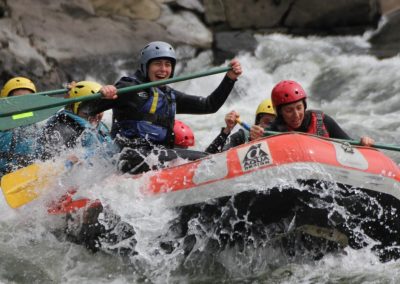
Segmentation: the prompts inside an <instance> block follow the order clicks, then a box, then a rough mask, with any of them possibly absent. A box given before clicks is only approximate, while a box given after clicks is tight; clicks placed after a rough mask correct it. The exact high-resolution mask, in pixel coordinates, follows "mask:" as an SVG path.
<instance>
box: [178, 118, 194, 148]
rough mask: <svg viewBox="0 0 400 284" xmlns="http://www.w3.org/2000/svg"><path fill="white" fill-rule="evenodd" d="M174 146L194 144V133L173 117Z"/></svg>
mask: <svg viewBox="0 0 400 284" xmlns="http://www.w3.org/2000/svg"><path fill="white" fill-rule="evenodd" d="M174 133H175V141H174V144H175V146H179V147H190V146H194V135H193V131H192V129H190V127H189V126H187V125H186V124H184V123H183V122H182V121H180V120H177V119H175V124H174Z"/></svg>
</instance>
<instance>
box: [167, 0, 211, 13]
mask: <svg viewBox="0 0 400 284" xmlns="http://www.w3.org/2000/svg"><path fill="white" fill-rule="evenodd" d="M168 3H170V4H173V5H176V6H179V7H182V8H184V9H187V10H192V11H194V12H198V13H204V6H203V4H202V3H201V2H200V1H199V0H176V1H168Z"/></svg>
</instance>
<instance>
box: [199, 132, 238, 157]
mask: <svg viewBox="0 0 400 284" xmlns="http://www.w3.org/2000/svg"><path fill="white" fill-rule="evenodd" d="M228 136H229V134H225V133H224V128H222V130H221V133H220V134H219V135H218V136H217V137H216V138H215V139H214V141H213V142H212V143H211V144H210V146H208V147H207V149H206V152H207V153H211V154H214V153H220V152H223V151H226V150H228V149H230V148H232V147H236V146H239V145H242V144H244V143H246V135H245V133H244V130H243V129H239V131H237V132H235V133H233V134H232V135H230V136H229V138H228ZM227 140H228V141H227Z"/></svg>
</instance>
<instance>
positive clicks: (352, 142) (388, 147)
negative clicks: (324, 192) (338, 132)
mask: <svg viewBox="0 0 400 284" xmlns="http://www.w3.org/2000/svg"><path fill="white" fill-rule="evenodd" d="M236 121H237V123H239V124H240V125H241V126H242V127H243V128H244V129H246V130H248V131H250V126H249V125H248V124H247V123H245V122H242V121H240V119H237V120H236ZM284 133H287V132H276V131H269V130H266V131H265V132H264V136H271V135H279V134H284ZM291 133H302V134H307V135H310V136H314V137H318V138H321V139H326V140H330V141H335V142H339V143H349V144H350V145H356V146H362V145H361V144H360V141H357V140H346V139H336V138H326V137H321V136H317V135H313V134H308V133H303V132H291ZM370 147H372V148H377V149H383V150H391V151H399V152H400V146H395V145H384V144H373V145H371V146H370Z"/></svg>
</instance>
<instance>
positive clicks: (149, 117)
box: [80, 71, 235, 173]
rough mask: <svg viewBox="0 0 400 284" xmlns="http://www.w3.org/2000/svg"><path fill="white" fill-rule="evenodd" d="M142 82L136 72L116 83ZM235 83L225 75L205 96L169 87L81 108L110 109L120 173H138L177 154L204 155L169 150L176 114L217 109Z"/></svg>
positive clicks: (92, 111)
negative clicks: (150, 162) (151, 159)
mask: <svg viewBox="0 0 400 284" xmlns="http://www.w3.org/2000/svg"><path fill="white" fill-rule="evenodd" d="M143 82H145V80H144V78H143V76H142V73H141V72H140V71H137V72H136V73H135V75H134V76H132V77H122V78H121V79H120V80H119V81H118V82H117V83H116V85H115V86H116V87H117V88H122V87H127V86H133V85H137V84H141V83H143ZM234 83H235V81H234V80H231V79H230V78H229V77H227V76H225V77H224V79H223V80H222V82H221V84H220V85H219V86H218V87H217V89H215V91H214V92H212V94H211V95H209V96H208V97H200V96H191V95H188V94H185V93H183V92H179V91H177V90H174V89H172V88H170V87H169V86H162V87H158V88H150V89H146V90H140V91H136V92H132V93H129V94H124V95H120V96H118V98H117V99H115V100H105V99H99V100H95V101H91V102H84V103H82V105H81V107H80V110H81V111H84V112H86V113H87V114H89V115H94V114H97V113H100V112H103V111H105V110H108V109H112V110H113V126H112V131H111V132H112V134H113V136H115V141H116V143H117V144H118V145H119V147H120V150H121V155H120V158H119V163H118V168H119V170H121V171H122V172H130V173H140V172H144V171H148V170H150V169H156V168H158V167H160V166H161V167H162V166H163V163H164V162H166V161H171V160H174V159H176V158H178V157H180V158H184V159H189V160H196V159H199V158H202V157H204V156H206V153H204V152H197V151H191V150H185V149H171V148H173V141H174V139H173V138H174V136H173V125H174V120H175V113H178V114H179V113H182V114H183V113H185V114H208V113H214V112H216V111H217V110H218V109H219V108H220V107H221V106H222V105H223V104H224V102H225V101H226V99H227V98H228V96H229V93H230V92H231V90H232V88H233V86H234ZM155 102H156V103H155ZM151 110H153V111H151ZM160 153H161V155H160ZM151 154H154V155H151ZM149 156H157V157H158V161H157V162H155V163H153V164H149V162H148V160H147V157H149Z"/></svg>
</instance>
